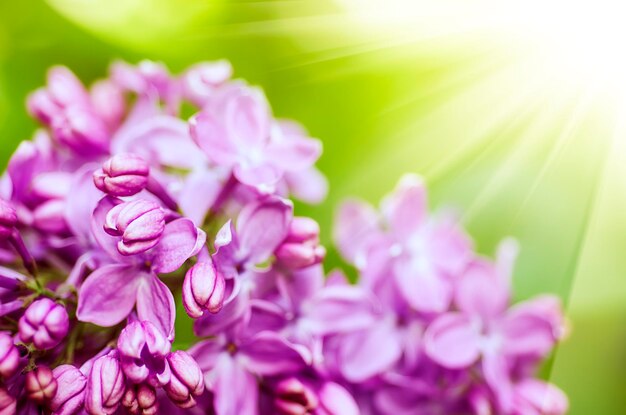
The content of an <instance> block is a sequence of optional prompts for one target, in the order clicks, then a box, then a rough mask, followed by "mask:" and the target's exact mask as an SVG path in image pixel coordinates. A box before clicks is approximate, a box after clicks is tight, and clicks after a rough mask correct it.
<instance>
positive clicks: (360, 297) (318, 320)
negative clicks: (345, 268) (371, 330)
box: [303, 285, 375, 335]
mask: <svg viewBox="0 0 626 415" xmlns="http://www.w3.org/2000/svg"><path fill="white" fill-rule="evenodd" d="M303 312H304V313H306V314H305V315H306V319H307V325H308V326H310V329H311V330H312V331H313V332H314V333H316V334H319V335H327V334H332V333H341V332H348V331H356V330H360V329H363V328H365V327H368V326H370V325H371V324H372V323H374V321H375V314H374V304H373V300H372V298H371V297H370V296H369V294H368V293H367V292H366V291H364V290H362V289H360V288H358V287H355V286H351V285H333V286H327V287H324V288H323V289H322V290H321V291H320V292H319V293H318V294H317V295H316V296H315V297H314V298H312V299H311V300H310V302H308V303H307V304H306V306H305V307H304V309H303Z"/></svg>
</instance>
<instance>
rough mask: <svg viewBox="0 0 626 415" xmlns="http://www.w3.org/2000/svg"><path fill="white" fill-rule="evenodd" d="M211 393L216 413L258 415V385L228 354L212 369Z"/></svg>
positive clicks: (221, 414) (222, 414) (222, 356)
mask: <svg viewBox="0 0 626 415" xmlns="http://www.w3.org/2000/svg"><path fill="white" fill-rule="evenodd" d="M213 372H214V374H215V375H214V376H209V377H210V378H213V377H214V380H213V381H212V382H209V384H211V383H213V394H214V397H215V401H214V406H215V412H216V414H217V415H258V413H259V409H258V395H259V387H258V384H257V381H256V379H255V377H254V376H252V375H251V374H250V373H248V372H247V371H246V370H245V369H244V368H243V367H242V366H241V365H240V364H239V363H238V362H237V361H235V360H233V359H232V358H231V357H230V356H228V355H225V354H223V355H221V356H220V359H219V360H218V362H217V366H216V367H215V369H214V371H213Z"/></svg>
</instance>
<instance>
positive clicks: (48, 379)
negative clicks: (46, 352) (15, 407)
mask: <svg viewBox="0 0 626 415" xmlns="http://www.w3.org/2000/svg"><path fill="white" fill-rule="evenodd" d="M57 387H58V384H57V381H56V379H55V378H54V375H53V373H52V370H50V368H49V367H47V366H39V367H37V368H36V369H35V370H31V371H30V372H28V373H26V383H25V385H24V389H25V390H26V396H27V397H28V399H30V400H32V401H34V402H37V403H40V404H41V403H45V402H48V401H50V400H51V399H52V398H53V397H54V396H55V395H56V393H57Z"/></svg>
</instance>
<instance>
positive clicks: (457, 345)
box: [424, 313, 480, 369]
mask: <svg viewBox="0 0 626 415" xmlns="http://www.w3.org/2000/svg"><path fill="white" fill-rule="evenodd" d="M479 342H480V332H479V328H478V327H475V325H474V324H472V321H471V319H470V318H469V317H468V316H466V315H464V314H460V313H447V314H443V315H442V316H440V317H438V318H437V319H436V320H435V321H433V322H432V323H431V325H430V326H429V327H428V328H427V329H426V332H425V333H424V350H425V352H426V354H427V355H428V357H430V358H431V359H433V360H434V361H435V362H437V363H439V364H440V365H442V366H444V367H446V368H448V369H461V368H465V367H468V366H469V365H471V364H472V363H474V362H475V361H476V360H477V359H478V357H479V356H480V343H479Z"/></svg>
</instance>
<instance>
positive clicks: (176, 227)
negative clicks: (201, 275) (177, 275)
mask: <svg viewBox="0 0 626 415" xmlns="http://www.w3.org/2000/svg"><path fill="white" fill-rule="evenodd" d="M205 242H206V234H205V233H204V232H203V231H202V230H201V229H198V228H196V225H194V224H193V222H192V221H190V220H189V219H185V218H181V219H176V220H174V221H172V222H170V223H168V224H167V225H165V230H164V231H163V235H162V236H161V241H160V242H159V244H158V245H157V246H155V247H154V249H153V250H152V251H150V255H151V256H152V264H153V267H154V270H155V272H157V273H159V274H161V273H162V274H167V273H168V272H174V271H176V270H177V269H178V268H180V266H181V265H183V264H184V263H185V261H186V260H187V259H189V258H191V257H192V256H194V255H196V254H197V253H198V252H199V251H200V249H202V247H203V246H204V243H205Z"/></svg>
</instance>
